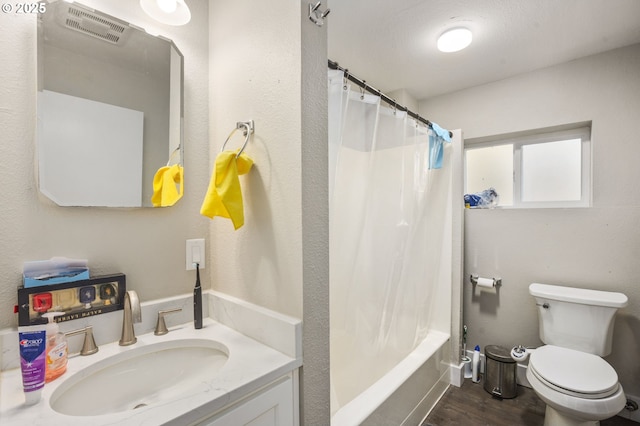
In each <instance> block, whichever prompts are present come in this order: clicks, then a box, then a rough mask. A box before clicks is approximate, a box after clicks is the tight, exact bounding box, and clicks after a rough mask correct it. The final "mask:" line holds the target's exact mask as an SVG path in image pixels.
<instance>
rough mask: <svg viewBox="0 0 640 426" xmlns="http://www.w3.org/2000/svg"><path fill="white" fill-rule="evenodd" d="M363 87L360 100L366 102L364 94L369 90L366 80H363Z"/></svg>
mask: <svg viewBox="0 0 640 426" xmlns="http://www.w3.org/2000/svg"><path fill="white" fill-rule="evenodd" d="M362 86H363V87H361V88H360V100H361V101H363V100H364V94H365V91H366V90H367V82H366V81H365V80H362Z"/></svg>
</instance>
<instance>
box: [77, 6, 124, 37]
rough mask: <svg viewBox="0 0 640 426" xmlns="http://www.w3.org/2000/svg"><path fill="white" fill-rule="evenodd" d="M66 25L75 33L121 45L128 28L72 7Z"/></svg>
mask: <svg viewBox="0 0 640 426" xmlns="http://www.w3.org/2000/svg"><path fill="white" fill-rule="evenodd" d="M65 25H66V26H67V28H70V29H72V30H75V31H79V32H81V33H84V34H87V35H89V36H91V37H95V38H98V39H100V40H104V41H106V42H108V43H111V44H117V45H119V44H121V43H122V42H123V39H122V37H123V36H124V35H125V31H126V30H127V27H126V26H124V25H122V24H121V23H119V22H116V21H112V20H110V19H107V18H105V17H103V16H99V15H96V14H93V13H91V12H89V11H87V10H82V9H78V8H77V7H74V6H72V5H70V6H69V11H68V14H67V16H66V22H65Z"/></svg>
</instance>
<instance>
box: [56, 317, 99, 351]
mask: <svg viewBox="0 0 640 426" xmlns="http://www.w3.org/2000/svg"><path fill="white" fill-rule="evenodd" d="M77 334H84V343H83V344H82V349H81V350H80V355H83V356H84V355H91V354H95V353H96V352H98V345H96V340H95V339H94V338H93V326H90V325H88V326H86V327H84V328H79V329H77V330H73V331H69V332H67V333H64V335H65V337H71V336H75V335H77Z"/></svg>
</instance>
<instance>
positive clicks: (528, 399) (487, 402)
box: [422, 380, 640, 426]
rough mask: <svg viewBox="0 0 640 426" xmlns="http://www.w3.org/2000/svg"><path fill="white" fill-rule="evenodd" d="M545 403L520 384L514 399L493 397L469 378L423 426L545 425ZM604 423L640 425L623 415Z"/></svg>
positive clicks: (447, 395) (451, 388)
mask: <svg viewBox="0 0 640 426" xmlns="http://www.w3.org/2000/svg"><path fill="white" fill-rule="evenodd" d="M544 410H545V404H544V402H543V401H542V400H541V399H540V398H538V396H537V395H536V394H535V392H534V391H533V389H529V388H526V387H523V386H518V396H517V397H515V398H513V399H503V400H499V399H496V398H493V397H492V396H491V395H490V394H489V393H488V392H487V391H485V390H484V388H483V387H482V383H478V384H476V383H473V382H472V381H471V380H465V381H464V384H463V385H462V387H460V388H457V387H455V386H449V389H447V391H446V393H445V394H444V396H443V397H442V399H441V400H440V402H438V404H437V405H436V407H435V408H434V409H433V410H432V411H431V413H430V414H429V416H428V417H427V419H426V420H425V421H424V422H423V423H422V426H518V425H522V426H542V424H543V423H544ZM600 424H601V426H639V425H640V424H638V423H636V422H633V421H631V420H628V419H624V418H622V417H618V416H615V417H612V418H610V419H607V420H603V421H601V422H600Z"/></svg>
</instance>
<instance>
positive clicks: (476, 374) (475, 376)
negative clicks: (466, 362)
mask: <svg viewBox="0 0 640 426" xmlns="http://www.w3.org/2000/svg"><path fill="white" fill-rule="evenodd" d="M472 369H473V372H472V375H471V380H472V381H473V382H474V383H478V382H480V346H479V345H476V348H475V350H474V351H473V361H472Z"/></svg>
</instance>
